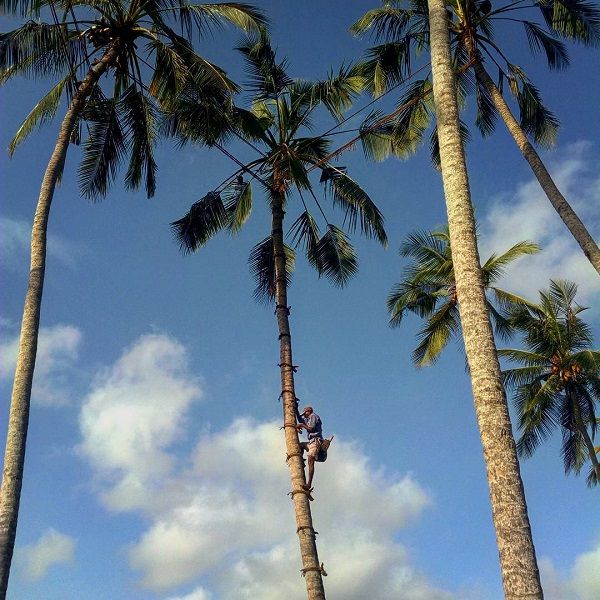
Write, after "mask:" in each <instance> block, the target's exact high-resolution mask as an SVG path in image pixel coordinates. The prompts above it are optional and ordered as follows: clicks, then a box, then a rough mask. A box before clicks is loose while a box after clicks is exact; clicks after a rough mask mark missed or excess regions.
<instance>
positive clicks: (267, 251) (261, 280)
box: [248, 236, 296, 302]
mask: <svg viewBox="0 0 600 600" xmlns="http://www.w3.org/2000/svg"><path fill="white" fill-rule="evenodd" d="M284 251H285V284H286V287H289V285H290V283H291V280H292V279H291V278H292V273H293V272H294V265H295V262H296V253H295V252H294V250H293V248H290V247H289V246H284ZM248 263H249V265H250V271H251V272H252V274H253V275H254V279H255V281H256V287H255V289H254V298H255V300H257V301H258V302H271V301H272V300H273V299H274V298H275V256H274V250H273V238H272V237H271V236H269V237H267V238H265V239H264V240H263V241H262V242H259V243H258V244H256V246H254V248H253V249H252V252H250V257H249V259H248Z"/></svg>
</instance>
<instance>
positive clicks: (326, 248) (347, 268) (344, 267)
mask: <svg viewBox="0 0 600 600" xmlns="http://www.w3.org/2000/svg"><path fill="white" fill-rule="evenodd" d="M315 264H316V265H319V267H320V270H319V274H322V275H324V276H325V277H327V279H329V280H330V281H331V282H332V283H334V284H335V285H337V286H339V287H344V286H345V285H346V284H347V283H348V281H349V280H350V279H351V278H352V277H353V276H354V275H355V274H356V273H357V271H358V260H357V258H356V254H355V252H354V248H353V247H352V245H351V244H350V241H349V240H348V238H347V237H346V234H345V233H344V232H343V231H342V230H341V229H339V228H338V227H336V226H335V225H331V224H328V225H327V232H326V233H325V234H324V235H323V236H322V237H321V239H320V240H319V242H318V244H317V247H316V250H315Z"/></svg>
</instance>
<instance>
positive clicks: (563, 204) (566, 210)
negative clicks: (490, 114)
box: [465, 38, 600, 274]
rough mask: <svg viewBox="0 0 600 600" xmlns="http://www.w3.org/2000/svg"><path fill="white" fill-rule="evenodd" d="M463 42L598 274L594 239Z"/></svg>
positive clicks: (599, 251)
mask: <svg viewBox="0 0 600 600" xmlns="http://www.w3.org/2000/svg"><path fill="white" fill-rule="evenodd" d="M465 45H466V47H467V50H468V51H469V54H470V56H471V59H472V60H473V66H474V69H475V73H476V74H477V78H478V79H479V80H480V81H481V82H482V83H483V85H484V86H485V89H486V90H487V92H488V94H489V95H490V97H491V98H492V102H493V103H494V106H495V107H496V110H497V111H498V114H499V115H500V116H501V117H502V120H503V121H504V124H505V125H506V128H507V129H508V131H509V133H510V135H511V136H512V138H513V139H514V140H515V142H516V144H517V146H518V147H519V150H520V151H521V153H522V154H523V156H524V157H525V160H526V161H527V162H528V163H529V166H530V167H531V170H532V171H533V174H534V175H535V177H536V179H537V180H538V182H539V184H540V186H541V188H542V190H543V191H544V193H545V194H546V196H547V198H548V200H550V204H552V206H553V207H554V209H555V210H556V212H557V213H558V215H559V217H560V218H561V219H562V220H563V222H564V224H565V225H566V226H567V229H568V230H569V231H570V232H571V235H572V236H573V237H574V238H575V241H576V242H577V243H578V244H579V245H580V246H581V249H582V250H583V253H584V254H585V255H586V256H587V258H588V260H589V261H590V262H591V263H592V266H593V267H594V269H596V271H598V273H599V274H600V248H598V244H596V242H595V241H594V238H593V237H592V236H591V235H590V233H589V231H588V230H587V229H586V227H585V225H584V224H583V223H582V222H581V219H580V218H579V217H578V216H577V213H576V212H575V211H574V210H573V209H572V208H571V205H570V204H569V202H568V201H567V199H566V198H565V197H564V196H563V195H562V194H561V193H560V190H559V189H558V188H557V187H556V184H555V183H554V180H553V179H552V177H551V176H550V173H548V169H546V167H545V165H544V163H543V162H542V159H541V158H540V156H539V154H538V153H537V152H536V151H535V148H534V147H533V146H532V145H531V143H530V142H529V140H528V139H527V136H526V135H525V132H524V131H523V129H522V127H521V126H520V124H519V122H518V121H517V120H516V119H515V117H514V115H513V114H512V112H511V110H510V108H509V106H508V104H507V103H506V100H505V99H504V96H503V95H502V93H501V92H500V90H499V89H498V87H497V86H496V84H495V83H494V80H493V79H492V78H491V77H490V75H489V74H488V72H487V71H486V70H485V68H484V66H483V65H482V64H481V61H480V60H479V57H478V56H477V54H476V51H475V48H474V47H473V43H472V41H471V40H470V39H468V38H467V39H466V40H465Z"/></svg>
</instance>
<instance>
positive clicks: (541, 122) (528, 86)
mask: <svg viewBox="0 0 600 600" xmlns="http://www.w3.org/2000/svg"><path fill="white" fill-rule="evenodd" d="M517 101H518V103H519V112H520V116H521V127H522V129H523V131H525V133H527V134H528V135H530V136H531V137H532V138H533V139H534V140H535V142H536V143H537V144H540V145H541V146H544V147H551V146H553V145H554V142H555V141H556V134H557V132H558V127H559V122H558V119H557V118H556V117H555V116H554V115H553V114H552V112H550V110H549V109H548V108H546V107H545V106H544V104H543V103H542V99H541V96H540V93H539V91H538V89H537V88H536V87H535V86H534V85H533V84H532V83H530V82H528V81H523V82H522V83H521V88H520V90H519V91H518V93H517Z"/></svg>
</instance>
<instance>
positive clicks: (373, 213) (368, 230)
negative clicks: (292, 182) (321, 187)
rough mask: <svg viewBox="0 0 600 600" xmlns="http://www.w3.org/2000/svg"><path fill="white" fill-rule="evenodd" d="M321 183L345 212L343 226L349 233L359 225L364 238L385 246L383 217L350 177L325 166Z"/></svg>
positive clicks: (336, 169) (338, 170)
mask: <svg viewBox="0 0 600 600" xmlns="http://www.w3.org/2000/svg"><path fill="white" fill-rule="evenodd" d="M321 181H322V182H323V183H325V185H326V189H327V191H328V192H329V194H331V196H332V198H333V200H334V202H335V203H336V204H338V205H339V206H341V207H342V208H343V209H344V210H345V211H346V214H345V217H344V224H347V226H348V228H349V229H350V231H355V230H356V226H357V224H358V223H360V228H361V231H362V233H363V234H364V235H365V236H367V237H369V238H371V237H374V238H375V239H377V240H378V241H379V242H380V243H381V244H382V245H383V246H386V245H387V236H386V233H385V229H384V227H383V215H382V214H381V212H380V210H379V209H378V208H377V206H376V205H375V203H374V202H373V200H371V198H370V197H369V195H368V194H367V193H366V192H365V191H364V190H363V189H362V188H361V187H360V186H359V185H358V184H357V183H356V182H355V181H354V180H353V179H352V178H351V177H349V176H348V175H347V174H346V173H345V172H343V171H342V170H340V169H338V168H336V167H333V166H331V165H327V167H326V168H325V169H324V170H323V176H322V177H321Z"/></svg>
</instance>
